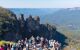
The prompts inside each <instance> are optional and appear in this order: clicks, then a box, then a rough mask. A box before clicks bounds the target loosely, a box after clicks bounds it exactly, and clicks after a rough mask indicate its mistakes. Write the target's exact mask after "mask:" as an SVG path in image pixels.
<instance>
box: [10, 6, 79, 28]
mask: <svg viewBox="0 0 80 50" xmlns="http://www.w3.org/2000/svg"><path fill="white" fill-rule="evenodd" d="M10 10H11V11H13V12H15V13H16V14H20V13H23V14H25V16H26V17H28V16H29V15H33V16H40V18H41V23H45V22H46V23H50V24H54V23H56V24H57V25H64V26H65V25H67V26H68V25H75V26H76V27H80V22H79V21H80V8H79V7H75V8H60V9H58V8H51V9H50V8H41V9H37V8H36V9H35V8H23V9H19V8H15V9H14V8H13V9H10Z"/></svg>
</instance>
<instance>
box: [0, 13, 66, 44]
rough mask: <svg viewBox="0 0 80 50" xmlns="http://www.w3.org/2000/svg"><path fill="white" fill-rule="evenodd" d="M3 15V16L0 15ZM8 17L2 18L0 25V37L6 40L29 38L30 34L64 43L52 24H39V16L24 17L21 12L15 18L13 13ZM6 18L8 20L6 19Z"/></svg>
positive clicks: (63, 39) (63, 38) (62, 37)
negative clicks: (18, 16) (19, 15)
mask: <svg viewBox="0 0 80 50" xmlns="http://www.w3.org/2000/svg"><path fill="white" fill-rule="evenodd" d="M0 17H5V16H0ZM7 17H8V18H3V19H5V20H2V19H0V20H2V21H4V22H2V24H1V25H0V39H1V40H8V41H17V40H19V39H24V38H26V37H27V38H30V37H31V36H34V37H36V36H42V37H45V38H47V39H51V38H53V39H55V40H58V41H59V42H60V43H63V44H65V39H66V38H67V37H65V36H64V35H62V34H61V33H60V32H58V31H57V30H56V27H55V26H54V25H50V24H48V23H47V24H41V23H40V18H39V16H36V17H34V18H33V17H32V16H31V15H30V16H29V17H28V18H26V19H24V15H23V14H21V17H20V18H17V17H16V15H15V14H14V13H12V15H11V16H7ZM7 19H8V20H7Z"/></svg>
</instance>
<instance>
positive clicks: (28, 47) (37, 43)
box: [0, 36, 61, 50]
mask: <svg viewBox="0 0 80 50" xmlns="http://www.w3.org/2000/svg"><path fill="white" fill-rule="evenodd" d="M60 49H61V44H60V43H59V42H58V41H56V40H54V39H50V40H48V39H46V38H43V37H39V36H37V37H36V38H34V37H33V36H32V37H31V38H30V39H27V38H25V39H22V40H19V41H17V43H15V44H4V45H2V46H0V50H60Z"/></svg>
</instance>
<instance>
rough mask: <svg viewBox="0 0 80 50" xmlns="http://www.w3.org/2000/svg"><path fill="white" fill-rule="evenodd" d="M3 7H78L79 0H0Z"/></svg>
mask: <svg viewBox="0 0 80 50" xmlns="http://www.w3.org/2000/svg"><path fill="white" fill-rule="evenodd" d="M0 6H1V7H5V8H72V7H80V0H0Z"/></svg>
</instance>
